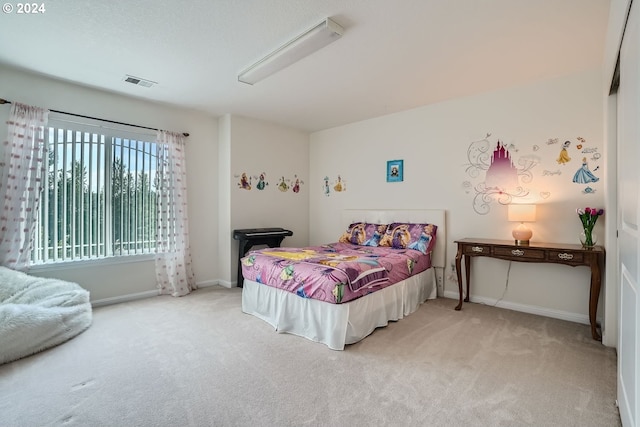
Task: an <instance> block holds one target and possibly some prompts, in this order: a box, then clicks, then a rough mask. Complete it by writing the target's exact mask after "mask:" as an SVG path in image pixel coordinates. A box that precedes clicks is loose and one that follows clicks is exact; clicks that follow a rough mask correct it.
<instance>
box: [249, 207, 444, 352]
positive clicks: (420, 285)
mask: <svg viewBox="0 0 640 427" xmlns="http://www.w3.org/2000/svg"><path fill="white" fill-rule="evenodd" d="M357 224H367V226H368V228H367V232H366V233H365V232H364V230H362V229H360V230H356V228H358V227H356V225H357ZM407 224H409V225H411V227H412V232H413V234H412V235H413V236H414V238H413V239H412V241H411V242H409V241H402V240H401V238H402V231H404V232H405V233H404V234H406V230H405V229H403V230H402V231H398V230H401V229H402V227H403V226H405V225H407ZM418 224H419V225H420V227H421V228H420V230H425V229H426V230H427V231H429V233H426V234H430V233H431V232H432V234H433V235H432V236H431V235H429V236H427V238H426V240H421V239H418V238H415V236H416V233H415V227H414V226H417V225H418ZM425 225H432V226H433V227H432V228H429V227H427V228H425V227H424V226H425ZM378 226H384V227H385V228H384V230H383V229H382V228H379V230H378V233H375V232H372V231H373V230H374V229H375V228H377V227H378ZM345 230H346V231H345ZM381 231H382V232H381ZM424 234H425V232H424V231H423V232H422V235H424ZM335 236H336V237H335V240H334V241H333V242H331V243H327V244H324V245H317V246H309V247H307V248H287V247H283V248H265V249H259V250H254V251H251V252H249V253H247V254H246V256H245V257H243V258H242V260H241V262H242V272H243V276H244V286H243V290H242V311H243V312H244V313H247V314H250V315H253V316H255V317H258V318H260V319H262V320H264V321H266V322H267V323H269V324H270V325H271V326H273V327H274V328H275V329H276V331H278V332H281V333H290V334H294V335H298V336H302V337H305V338H307V339H309V340H312V341H315V342H319V343H323V344H325V345H327V346H328V347H329V348H330V349H333V350H343V349H344V348H345V345H348V344H353V343H355V342H358V341H360V340H362V339H363V338H365V337H367V336H368V335H370V334H371V333H372V332H373V331H374V330H375V329H376V328H378V327H384V326H386V325H387V324H388V323H389V321H396V320H400V319H402V318H403V317H404V316H407V315H409V314H411V313H413V312H414V311H415V310H417V309H418V307H419V306H420V305H421V304H422V303H423V302H425V301H426V300H428V299H434V298H436V297H437V279H436V276H437V274H436V271H437V270H438V269H440V270H439V274H438V277H442V269H443V268H444V265H445V252H446V251H445V244H446V227H445V211H443V210H345V211H343V214H342V226H341V229H340V230H336V232H335ZM394 239H397V241H394ZM371 240H374V241H371ZM375 240H377V242H376V241H375ZM381 241H382V244H383V245H384V244H385V241H386V244H388V245H389V246H390V247H386V248H383V247H380V244H381ZM376 243H377V244H378V246H376V245H375V244H376ZM410 245H411V248H409V247H408V246H410ZM384 253H389V254H390V256H391V258H393V259H394V260H387V259H385V255H384ZM347 262H348V263H347ZM390 262H396V263H397V264H394V265H395V266H394V265H392V264H389V263H390ZM266 263H270V264H271V265H272V266H274V267H269V268H267V267H266ZM311 264H314V265H315V267H313V266H311ZM354 265H355V266H354ZM276 267H277V268H276ZM294 270H295V273H294ZM311 270H315V271H317V274H320V275H323V276H324V278H323V280H325V278H326V277H328V276H330V278H331V279H332V280H334V281H335V282H336V283H339V285H336V286H334V287H333V289H332V290H331V291H329V290H325V291H322V290H321V287H320V285H317V286H316V283H315V282H316V281H319V280H320V279H317V278H315V277H314V276H311V272H310V271H311ZM307 273H308V274H309V275H307ZM294 276H295V282H296V283H297V284H295V285H292V286H290V287H289V288H287V287H286V285H285V284H283V282H286V281H287V279H291V278H292V277H294ZM275 282H280V283H275ZM289 282H291V283H293V282H294V280H290V281H289ZM277 286H282V287H283V288H279V287H277Z"/></svg>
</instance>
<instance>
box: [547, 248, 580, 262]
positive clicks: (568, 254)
mask: <svg viewBox="0 0 640 427" xmlns="http://www.w3.org/2000/svg"><path fill="white" fill-rule="evenodd" d="M549 261H552V262H554V261H555V262H557V261H563V262H577V263H582V262H584V253H582V252H572V251H553V250H551V251H549Z"/></svg>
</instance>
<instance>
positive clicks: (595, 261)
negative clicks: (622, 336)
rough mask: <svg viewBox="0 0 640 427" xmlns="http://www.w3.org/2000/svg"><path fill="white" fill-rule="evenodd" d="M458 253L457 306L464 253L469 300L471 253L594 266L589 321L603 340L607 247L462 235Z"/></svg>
mask: <svg viewBox="0 0 640 427" xmlns="http://www.w3.org/2000/svg"><path fill="white" fill-rule="evenodd" d="M455 243H457V244H458V253H457V254H456V272H457V274H458V290H459V291H460V302H459V303H458V305H457V306H456V310H460V309H462V301H463V299H462V269H461V263H462V257H463V256H464V265H465V278H466V280H467V294H466V297H465V298H464V301H465V302H469V279H470V277H471V263H470V261H471V257H474V256H485V257H490V258H499V259H504V260H507V261H519V262H546V263H554V264H564V265H569V266H571V267H577V266H580V265H584V266H587V267H589V268H591V288H590V292H589V323H591V336H592V337H593V339H594V340H598V341H601V340H602V337H601V336H600V333H599V332H598V325H597V323H596V312H597V311H598V299H599V297H600V285H601V283H602V275H601V271H600V265H601V264H602V263H603V262H604V249H603V248H602V247H601V246H595V247H593V248H591V249H586V248H583V247H582V246H581V245H569V244H555V243H538V242H535V243H531V244H529V245H526V246H525V245H516V244H515V242H514V241H513V240H492V239H469V238H467V239H462V240H456V241H455Z"/></svg>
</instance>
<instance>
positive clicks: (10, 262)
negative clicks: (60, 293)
mask: <svg viewBox="0 0 640 427" xmlns="http://www.w3.org/2000/svg"><path fill="white" fill-rule="evenodd" d="M48 119H49V110H45V109H42V108H38V107H32V106H29V105H24V104H20V103H17V102H14V103H12V104H11V112H10V116H9V120H8V121H7V140H6V141H4V144H3V146H2V148H1V150H0V151H2V153H1V154H0V201H2V205H1V206H2V208H1V209H2V210H1V211H0V265H3V266H5V267H9V268H12V269H15V270H22V269H25V268H27V267H28V266H29V261H30V259H31V249H32V244H33V232H34V231H35V227H36V223H37V221H36V220H37V215H38V206H39V205H40V195H41V194H40V193H41V191H42V183H43V175H44V173H45V168H46V165H47V162H46V152H47V150H46V148H45V144H44V128H45V126H46V125H47V121H48Z"/></svg>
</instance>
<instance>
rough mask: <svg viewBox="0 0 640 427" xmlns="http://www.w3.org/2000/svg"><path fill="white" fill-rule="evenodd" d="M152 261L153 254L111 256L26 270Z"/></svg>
mask: <svg viewBox="0 0 640 427" xmlns="http://www.w3.org/2000/svg"><path fill="white" fill-rule="evenodd" d="M154 259H155V254H140V255H126V256H113V257H108V258H99V259H83V260H74V261H57V262H47V263H42V264H32V265H30V266H29V269H28V270H29V271H59V270H74V269H78V268H90V267H94V266H103V265H117V264H130V263H139V262H149V261H153V260H154Z"/></svg>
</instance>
